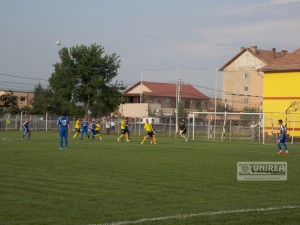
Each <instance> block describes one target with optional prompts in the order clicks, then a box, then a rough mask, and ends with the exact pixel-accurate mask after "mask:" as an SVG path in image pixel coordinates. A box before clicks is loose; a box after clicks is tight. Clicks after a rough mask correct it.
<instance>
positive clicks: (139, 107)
mask: <svg viewBox="0 0 300 225" xmlns="http://www.w3.org/2000/svg"><path fill="white" fill-rule="evenodd" d="M119 111H120V112H121V114H122V115H123V116H126V117H132V118H136V117H138V118H142V117H148V103H128V104H122V105H120V107H119Z"/></svg>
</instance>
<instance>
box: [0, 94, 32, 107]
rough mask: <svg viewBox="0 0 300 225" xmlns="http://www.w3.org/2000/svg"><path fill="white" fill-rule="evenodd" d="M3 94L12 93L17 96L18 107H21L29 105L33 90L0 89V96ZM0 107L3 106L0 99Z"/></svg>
mask: <svg viewBox="0 0 300 225" xmlns="http://www.w3.org/2000/svg"><path fill="white" fill-rule="evenodd" d="M4 94H12V95H14V96H17V98H18V106H19V108H22V107H24V106H26V107H31V104H30V102H31V100H32V99H33V97H34V92H25V91H11V90H9V91H8V90H0V96H1V95H4ZM0 107H3V102H1V101H0Z"/></svg>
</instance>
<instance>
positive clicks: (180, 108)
mask: <svg viewBox="0 0 300 225" xmlns="http://www.w3.org/2000/svg"><path fill="white" fill-rule="evenodd" d="M187 116H188V113H187V111H186V110H185V108H184V106H183V104H182V103H181V102H180V103H179V104H178V118H179V119H186V118H187Z"/></svg>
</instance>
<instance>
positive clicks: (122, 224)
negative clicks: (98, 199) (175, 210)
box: [91, 206, 300, 225]
mask: <svg viewBox="0 0 300 225" xmlns="http://www.w3.org/2000/svg"><path fill="white" fill-rule="evenodd" d="M297 208H300V206H279V207H269V208H257V209H235V210H221V211H215V212H200V213H190V214H177V215H172V216H161V217H153V218H142V219H139V220H127V221H118V222H112V223H103V224H94V225H127V224H139V223H145V222H153V221H162V220H173V219H186V218H191V217H200V216H214V215H226V214H234V213H248V212H267V211H275V210H282V209H297ZM91 225H92V224H91Z"/></svg>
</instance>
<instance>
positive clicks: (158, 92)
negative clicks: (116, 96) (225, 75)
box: [123, 81, 209, 99]
mask: <svg viewBox="0 0 300 225" xmlns="http://www.w3.org/2000/svg"><path fill="white" fill-rule="evenodd" d="M140 84H141V82H138V83H136V84H135V85H133V86H132V87H130V88H129V89H127V90H126V91H125V92H124V94H123V95H124V96H132V95H134V94H133V93H128V92H129V91H130V90H132V89H133V88H135V87H136V86H138V85H140ZM142 84H143V85H145V86H146V87H147V88H148V89H150V90H151V91H152V92H144V93H143V94H144V95H146V96H155V97H174V98H175V97H176V84H170V83H157V82H149V81H143V82H142ZM135 95H136V94H135ZM181 97H182V98H192V99H208V98H209V97H207V96H206V95H204V94H203V93H202V92H200V91H198V90H197V89H196V88H194V87H193V86H192V85H190V84H182V85H181Z"/></svg>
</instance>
